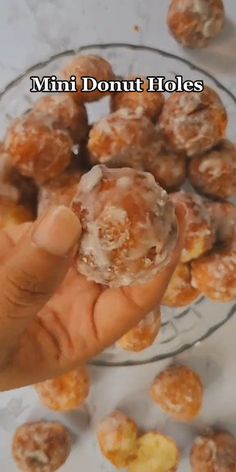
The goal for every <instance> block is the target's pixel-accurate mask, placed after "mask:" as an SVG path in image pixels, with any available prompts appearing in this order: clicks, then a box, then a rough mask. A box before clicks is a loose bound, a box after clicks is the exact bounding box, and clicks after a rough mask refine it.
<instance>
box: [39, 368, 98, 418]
mask: <svg viewBox="0 0 236 472" xmlns="http://www.w3.org/2000/svg"><path fill="white" fill-rule="evenodd" d="M35 389H36V391H37V393H38V395H39V398H40V400H41V401H42V403H43V404H44V405H46V406H47V407H48V408H50V409H51V410H55V411H72V410H76V409H78V408H80V407H81V406H82V405H83V404H84V402H85V400H86V398H87V396H88V394H89V390H90V376H89V373H88V371H87V369H86V368H85V367H81V368H80V369H77V370H73V371H71V372H68V373H67V374H64V375H61V376H60V377H57V378H55V379H51V380H46V381H45V382H41V383H39V384H37V385H35Z"/></svg>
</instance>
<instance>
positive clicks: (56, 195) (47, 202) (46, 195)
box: [37, 170, 82, 216]
mask: <svg viewBox="0 0 236 472" xmlns="http://www.w3.org/2000/svg"><path fill="white" fill-rule="evenodd" d="M81 176H82V172H81V171H80V170H73V171H72V170H67V171H65V172H64V173H63V174H62V175H60V176H59V177H58V178H57V179H53V180H49V181H47V182H45V183H44V184H43V185H41V186H40V187H39V195H38V210H37V212H38V216H40V215H42V214H43V213H45V212H46V210H48V209H49V208H50V207H51V206H54V205H64V206H68V207H69V206H70V204H71V201H72V199H73V197H74V195H75V193H76V191H77V187H78V183H79V181H80V179H81Z"/></svg>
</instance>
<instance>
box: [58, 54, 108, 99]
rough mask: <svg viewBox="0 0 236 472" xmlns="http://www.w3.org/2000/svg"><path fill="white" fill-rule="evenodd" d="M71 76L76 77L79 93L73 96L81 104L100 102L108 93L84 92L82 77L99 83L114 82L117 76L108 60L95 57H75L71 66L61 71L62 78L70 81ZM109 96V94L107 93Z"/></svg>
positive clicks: (74, 93) (68, 65)
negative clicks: (102, 81)
mask: <svg viewBox="0 0 236 472" xmlns="http://www.w3.org/2000/svg"><path fill="white" fill-rule="evenodd" d="M71 76H75V77H76V86H77V92H73V93H72V94H71V96H72V97H73V99H74V100H76V101H78V102H79V103H86V102H93V101H97V100H100V99H101V98H102V97H104V95H105V94H106V92H100V91H98V90H95V91H93V92H92V91H91V92H82V90H81V88H82V80H81V77H93V78H95V79H96V80H97V81H98V82H99V81H100V80H105V81H109V80H114V79H115V74H114V72H113V70H112V66H111V65H110V64H109V62H108V61H106V59H104V58H102V57H99V56H95V55H87V56H86V55H78V56H75V57H74V58H73V59H72V60H71V61H70V63H69V64H67V65H66V66H65V67H64V70H62V71H61V77H62V79H65V80H70V78H71ZM107 93H108V94H109V92H107Z"/></svg>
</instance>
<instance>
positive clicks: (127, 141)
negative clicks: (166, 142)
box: [88, 108, 156, 168]
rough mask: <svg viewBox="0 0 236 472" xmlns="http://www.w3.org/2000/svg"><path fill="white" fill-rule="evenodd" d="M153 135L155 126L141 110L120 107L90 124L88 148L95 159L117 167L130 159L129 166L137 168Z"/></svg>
mask: <svg viewBox="0 0 236 472" xmlns="http://www.w3.org/2000/svg"><path fill="white" fill-rule="evenodd" d="M155 137H156V129H155V126H154V125H153V124H152V123H151V122H150V120H149V119H148V118H147V117H146V116H144V115H143V112H142V110H140V109H139V108H138V109H136V110H134V111H133V110H129V109H128V108H121V109H120V110H118V111H116V112H114V113H111V114H110V115H108V116H106V117H105V118H103V119H101V120H100V121H98V122H97V123H96V124H95V125H94V126H93V127H92V129H91V131H90V134H89V141H88V149H89V151H90V153H91V158H92V161H93V162H94V163H101V164H106V165H108V166H109V167H118V166H119V164H120V166H122V165H123V166H124V165H125V164H126V163H127V160H129V161H133V165H132V167H138V168H140V167H139V166H140V160H141V159H143V155H145V152H146V147H147V146H149V145H150V143H151V142H152V141H153V140H154V139H155Z"/></svg>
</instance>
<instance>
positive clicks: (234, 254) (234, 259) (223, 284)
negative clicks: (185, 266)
mask: <svg viewBox="0 0 236 472" xmlns="http://www.w3.org/2000/svg"><path fill="white" fill-rule="evenodd" d="M192 284H193V286H194V287H196V288H197V289H198V290H200V292H202V293H203V295H205V297H207V298H209V299H210V300H213V301H216V302H219V303H220V302H222V303H223V302H230V301H234V300H236V249H235V241H234V242H233V243H230V244H228V245H223V246H220V247H216V248H214V249H213V250H212V251H211V252H209V253H208V254H206V255H205V256H202V257H200V258H199V259H198V260H196V261H193V262H192Z"/></svg>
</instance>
